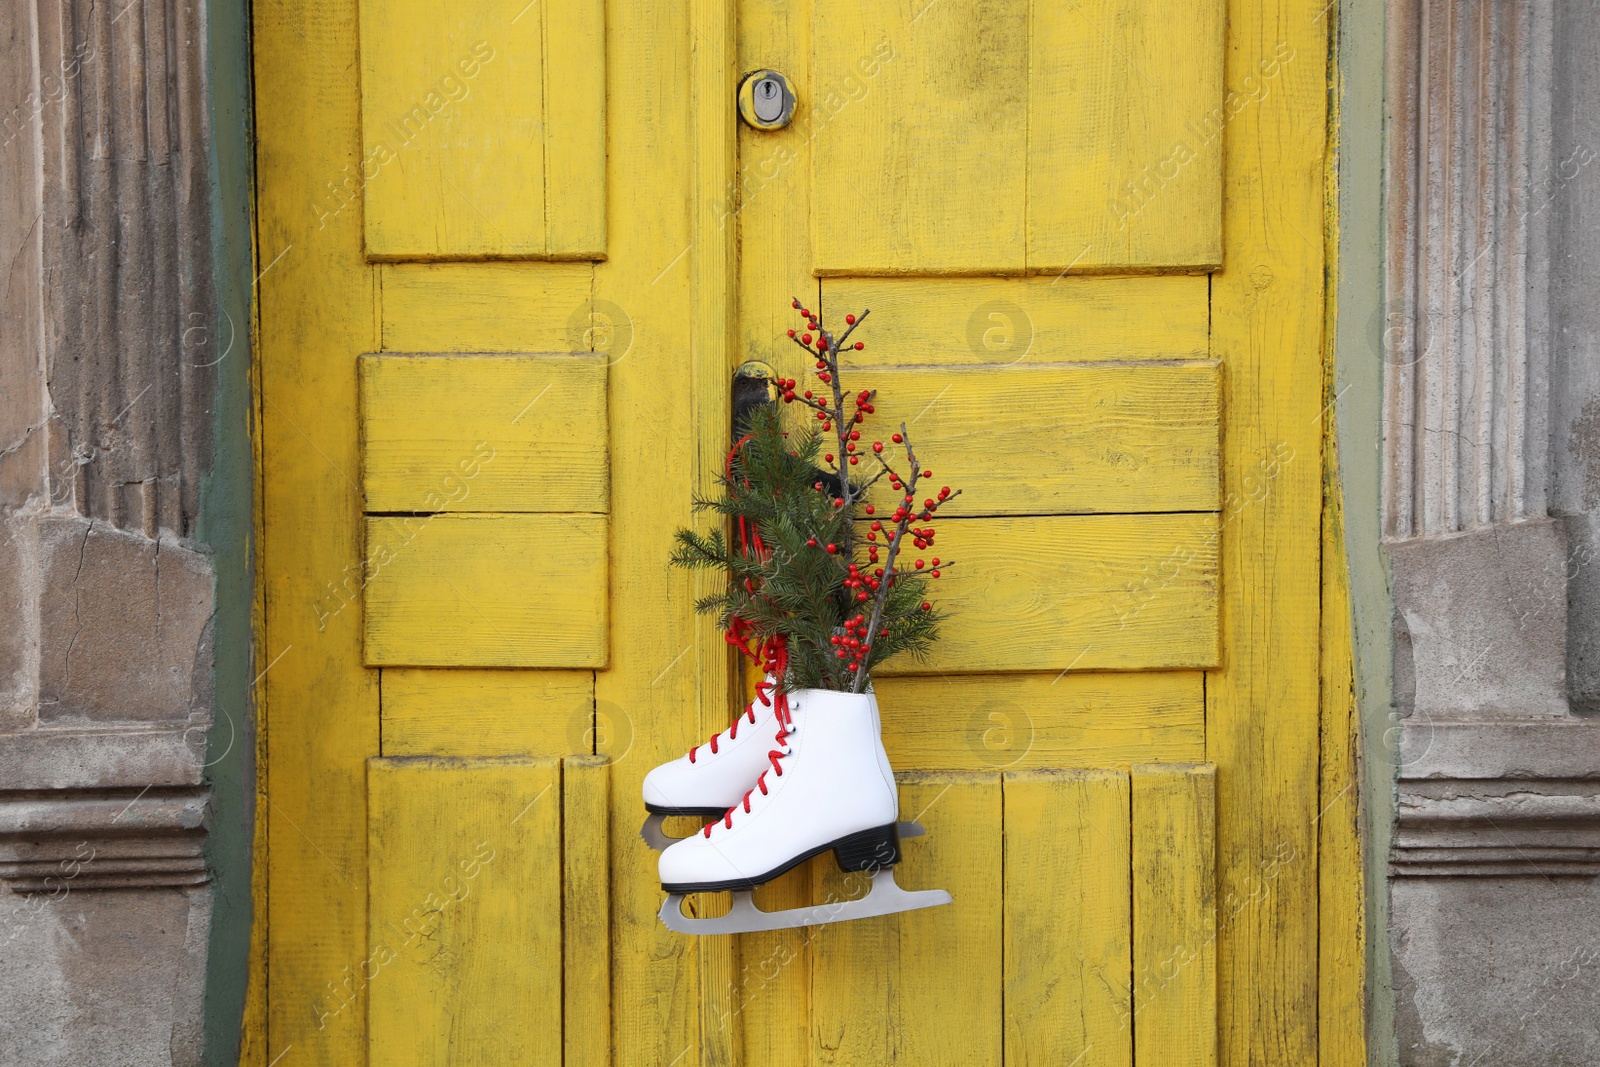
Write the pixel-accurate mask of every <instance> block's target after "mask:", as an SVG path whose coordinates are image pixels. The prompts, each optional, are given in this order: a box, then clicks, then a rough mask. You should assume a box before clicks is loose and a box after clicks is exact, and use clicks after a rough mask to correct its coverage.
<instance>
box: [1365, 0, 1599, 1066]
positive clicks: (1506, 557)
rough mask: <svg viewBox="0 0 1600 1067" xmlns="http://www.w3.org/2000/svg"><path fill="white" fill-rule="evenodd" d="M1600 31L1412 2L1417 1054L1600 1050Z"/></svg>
mask: <svg viewBox="0 0 1600 1067" xmlns="http://www.w3.org/2000/svg"><path fill="white" fill-rule="evenodd" d="M1597 34H1600V5H1597V4H1596V3H1595V2H1594V0H1578V2H1574V3H1563V4H1557V3H1555V2H1554V0H1520V2H1513V0H1391V4H1390V11H1389V41H1388V47H1389V57H1390V59H1389V63H1390V71H1389V78H1388V87H1387V88H1388V101H1389V113H1388V123H1387V127H1388V129H1387V134H1388V144H1389V169H1388V186H1387V203H1388V207H1387V210H1388V220H1387V227H1386V229H1387V232H1386V249H1387V253H1386V254H1387V258H1388V266H1387V279H1386V280H1387V286H1388V316H1387V324H1386V325H1387V329H1386V333H1385V361H1386V362H1385V382H1384V447H1383V474H1384V490H1383V530H1384V537H1385V540H1386V544H1387V548H1388V555H1389V561H1390V566H1391V571H1392V581H1393V597H1394V693H1393V700H1394V707H1395V710H1396V713H1397V715H1398V716H1399V720H1398V721H1399V724H1400V728H1399V742H1398V751H1397V753H1396V758H1397V763H1398V786H1397V789H1398V795H1397V809H1396V817H1395V827H1394V836H1393V842H1392V848H1391V851H1390V855H1389V874H1390V901H1389V904H1390V930H1389V933H1390V937H1391V945H1390V948H1391V951H1392V961H1393V967H1394V980H1395V992H1396V998H1397V1005H1396V1015H1397V1018H1396V1028H1397V1037H1398V1042H1399V1055H1400V1062H1401V1063H1402V1064H1407V1065H1417V1067H1435V1065H1439V1067H1443V1065H1448V1064H1464V1063H1495V1064H1500V1065H1507V1067H1514V1065H1530V1067H1531V1065H1535V1064H1537V1065H1540V1067H1558V1065H1563V1064H1573V1065H1576V1064H1592V1063H1595V1062H1600V1026H1597V1025H1596V1024H1595V1018H1596V1007H1595V1005H1596V1004H1597V1003H1600V880H1597V875H1600V721H1597V720H1595V719H1591V718H1589V717H1587V716H1585V715H1583V714H1581V712H1582V710H1583V709H1584V708H1585V707H1590V706H1593V703H1594V701H1595V698H1596V696H1597V695H1600V580H1597V578H1596V572H1595V567H1594V566H1593V563H1592V560H1593V557H1594V555H1595V532H1596V531H1595V527H1594V525H1593V524H1594V516H1595V514H1596V508H1597V505H1600V458H1597V459H1596V460H1595V462H1594V466H1593V470H1592V471H1591V469H1590V458H1589V457H1590V456H1591V455H1595V454H1596V451H1597V449H1600V444H1597V442H1600V437H1597V436H1596V434H1597V433H1600V399H1597V398H1600V350H1597V347H1596V339H1597V336H1600V301H1596V299H1595V294H1596V293H1597V292H1600V285H1597V284H1596V283H1597V282H1600V273H1597V266H1596V253H1600V228H1597V227H1596V226H1595V225H1594V222H1596V221H1600V218H1597V215H1596V212H1597V211H1600V167H1592V166H1591V164H1592V163H1594V162H1600V157H1597V156H1596V155H1595V150H1600V142H1597V141H1596V140H1595V138H1596V137H1597V136H1600V127H1597V126H1596V125H1595V124H1594V122H1593V115H1594V114H1595V110H1594V107H1593V104H1594V103H1595V102H1596V94H1597V92H1600V75H1597V73H1596V71H1597V70H1600V67H1597V66H1596V64H1595V62H1594V60H1595V58H1596V55H1595V54H1594V53H1595V50H1596V38H1597ZM1586 225H1587V228H1586V229H1585V226H1586ZM1586 419H1587V420H1588V421H1586Z"/></svg>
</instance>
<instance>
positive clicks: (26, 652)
mask: <svg viewBox="0 0 1600 1067" xmlns="http://www.w3.org/2000/svg"><path fill="white" fill-rule="evenodd" d="M38 541H39V538H38V529H37V527H36V526H35V525H34V523H33V522H32V521H31V520H28V519H23V520H21V521H18V520H17V519H16V518H13V517H12V516H9V515H6V514H4V513H0V619H4V620H8V622H7V623H6V624H5V625H0V733H3V732H5V731H7V730H19V729H22V728H23V727H25V726H28V725H31V724H32V723H33V722H34V720H35V718H36V717H37V713H38V703H39V612H38V610H37V607H36V605H35V603H34V597H35V592H36V590H37V589H38V585H39V578H38V569H39V568H38V562H37V561H38V556H39V551H38ZM4 781H5V778H4V777H3V776H0V782H4Z"/></svg>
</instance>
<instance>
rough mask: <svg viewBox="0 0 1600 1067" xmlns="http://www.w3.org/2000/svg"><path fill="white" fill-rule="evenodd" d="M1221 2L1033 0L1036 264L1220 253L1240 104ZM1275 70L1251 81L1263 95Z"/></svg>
mask: <svg viewBox="0 0 1600 1067" xmlns="http://www.w3.org/2000/svg"><path fill="white" fill-rule="evenodd" d="M1223 8H1224V5H1223V2H1222V0H1085V2H1083V3H1075V4H1059V3H1048V2H1040V0H1035V3H1034V4H1033V24H1032V26H1033V33H1032V38H1031V51H1032V63H1031V68H1032V80H1031V82H1030V86H1029V109H1028V266H1029V268H1030V269H1033V270H1043V271H1049V272H1051V273H1059V272H1061V271H1064V270H1069V269H1070V270H1075V271H1096V270H1100V271H1105V270H1153V269H1189V270H1200V269H1204V268H1208V267H1213V266H1216V265H1219V264H1220V263H1221V262H1222V141H1223V137H1222V134H1223V127H1224V126H1226V125H1227V124H1228V122H1229V120H1230V119H1232V118H1233V117H1234V116H1235V115H1237V114H1238V113H1239V111H1240V110H1242V107H1241V106H1240V105H1239V100H1240V98H1239V97H1237V96H1230V97H1228V98H1227V99H1226V100H1225V99H1224V94H1223V89H1222V59H1223V43H1224V32H1225V26H1226V22H1225V21H1224V10H1223ZM1179 27H1181V29H1179ZM1274 69H1276V68H1274ZM1271 77H1272V76H1269V75H1264V74H1261V73H1259V72H1257V73H1256V76H1255V78H1254V79H1252V80H1250V81H1249V82H1248V90H1249V91H1250V92H1251V93H1252V94H1253V95H1255V96H1260V95H1263V94H1265V93H1267V92H1268V91H1270V81H1271ZM1263 79H1265V80H1263ZM1243 106H1248V104H1245V105H1243Z"/></svg>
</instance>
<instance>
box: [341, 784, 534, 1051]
mask: <svg viewBox="0 0 1600 1067" xmlns="http://www.w3.org/2000/svg"><path fill="white" fill-rule="evenodd" d="M367 767H368V769H367V789H368V800H367V817H368V820H369V822H370V832H369V839H368V840H369V846H368V847H369V848H370V849H371V856H370V861H369V862H370V871H371V874H370V877H371V883H370V886H371V888H370V894H371V906H370V908H369V910H368V913H367V914H368V921H369V924H370V929H369V933H368V944H369V946H370V951H371V954H370V956H369V957H368V962H367V967H368V969H369V971H370V973H364V974H363V977H364V978H365V979H366V980H367V981H368V982H369V983H370V986H369V988H370V990H371V1008H370V1016H369V1021H368V1035H369V1036H368V1048H369V1050H370V1052H369V1055H370V1062H372V1063H375V1064H376V1063H384V1064H444V1063H486V1064H487V1063H506V1062H516V1063H532V1064H559V1063H561V1049H560V1045H559V1043H558V1042H553V1041H551V1039H550V1035H552V1034H558V1033H560V1031H561V953H562V929H561V925H562V923H561V916H562V890H561V882H562V878H561V865H560V863H559V862H552V860H554V859H555V858H557V857H559V856H560V855H561V826H562V820H561V798H562V791H561V773H560V764H559V762H558V761H555V760H528V759H493V760H459V759H454V760H443V759H435V758H430V757H415V758H403V759H387V758H386V759H374V760H371V761H370V762H369V763H368V765H367Z"/></svg>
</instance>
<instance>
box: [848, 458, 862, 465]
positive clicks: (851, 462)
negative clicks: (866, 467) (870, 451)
mask: <svg viewBox="0 0 1600 1067" xmlns="http://www.w3.org/2000/svg"><path fill="white" fill-rule="evenodd" d="M860 462H861V457H860V456H851V457H850V465H851V466H852V467H853V466H855V465H856V464H857V463H860Z"/></svg>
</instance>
